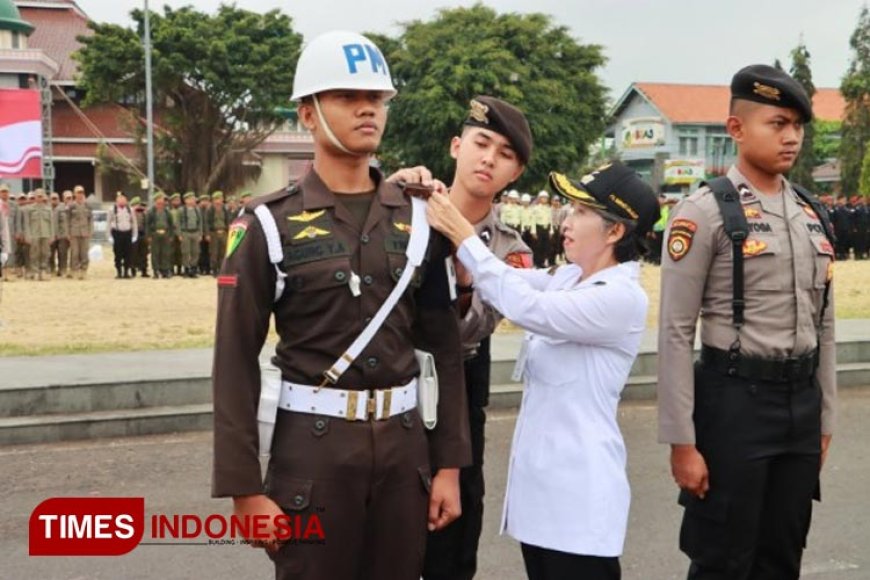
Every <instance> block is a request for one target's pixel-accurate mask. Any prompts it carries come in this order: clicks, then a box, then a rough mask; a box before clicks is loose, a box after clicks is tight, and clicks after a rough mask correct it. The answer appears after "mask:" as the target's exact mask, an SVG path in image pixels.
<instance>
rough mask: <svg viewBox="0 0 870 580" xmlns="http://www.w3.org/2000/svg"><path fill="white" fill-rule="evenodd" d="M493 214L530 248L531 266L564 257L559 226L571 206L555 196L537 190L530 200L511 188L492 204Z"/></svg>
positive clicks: (547, 263)
mask: <svg viewBox="0 0 870 580" xmlns="http://www.w3.org/2000/svg"><path fill="white" fill-rule="evenodd" d="M495 210H496V215H498V217H499V219H500V220H501V221H502V223H503V224H505V225H506V226H509V227H511V228H513V229H514V230H516V231H517V232H519V233H520V235H521V236H522V238H523V241H524V242H525V243H526V245H527V246H529V248H530V249H531V250H532V253H533V255H534V261H535V267H537V268H543V267H545V266H554V265H555V264H556V260H557V258H559V257H561V258H562V259H563V260H564V253H563V248H562V236H561V233H560V232H561V229H562V224H563V223H564V221H565V218H566V217H567V216H568V213H569V212H570V210H571V208H570V207H569V206H567V205H563V204H562V202H561V201H560V200H559V198H558V197H553V198H552V200H551V199H550V194H549V193H547V192H546V191H541V192H540V193H538V195H537V196H536V197H535V199H534V202H532V196H531V195H529V194H528V193H523V194H522V195H520V193H519V192H518V191H517V190H515V189H512V190H510V191H508V192H505V193H504V194H503V195H502V196H501V201H499V202H498V203H496V204H495Z"/></svg>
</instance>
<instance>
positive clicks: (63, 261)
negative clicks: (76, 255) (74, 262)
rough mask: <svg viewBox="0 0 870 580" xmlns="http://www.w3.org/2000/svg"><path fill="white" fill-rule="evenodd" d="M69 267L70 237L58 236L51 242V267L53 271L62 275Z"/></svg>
mask: <svg viewBox="0 0 870 580" xmlns="http://www.w3.org/2000/svg"><path fill="white" fill-rule="evenodd" d="M68 267H69V239H68V238H58V239H57V240H56V241H54V242H52V244H51V260H50V262H49V268H50V270H51V271H52V273H57V275H59V276H62V275H63V274H65V273H66V271H67V268H68Z"/></svg>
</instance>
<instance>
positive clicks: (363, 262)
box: [212, 171, 471, 497]
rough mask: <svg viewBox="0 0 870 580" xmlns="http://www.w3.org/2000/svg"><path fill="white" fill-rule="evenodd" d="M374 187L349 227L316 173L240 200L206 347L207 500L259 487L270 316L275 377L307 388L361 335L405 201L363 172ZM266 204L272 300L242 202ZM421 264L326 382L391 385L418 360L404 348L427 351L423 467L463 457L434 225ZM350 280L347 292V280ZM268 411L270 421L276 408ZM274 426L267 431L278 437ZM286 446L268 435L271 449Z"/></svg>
mask: <svg viewBox="0 0 870 580" xmlns="http://www.w3.org/2000/svg"><path fill="white" fill-rule="evenodd" d="M373 178H374V179H375V181H376V182H377V183H378V189H377V192H376V195H375V196H374V199H373V200H372V205H371V209H370V210H369V214H368V218H367V220H366V222H365V225H364V227H363V228H362V230H361V231H360V230H359V229H358V228H357V226H356V225H355V223H356V222H355V220H354V218H353V216H352V215H351V214H350V212H349V211H348V210H347V209H346V208H345V207H344V206H343V205H341V204H336V203H335V196H334V194H333V193H332V192H330V191H329V190H328V189H327V187H326V186H325V185H324V183H323V182H322V181H321V179H320V177H319V176H318V175H317V174H316V172H314V171H311V172H310V173H309V174H308V175H307V176H306V177H305V178H304V179H303V181H302V182H301V183H300V184H299V186H298V187H297V188H294V189H291V190H285V191H282V192H278V193H275V194H272V195H269V196H265V197H262V198H258V199H257V200H256V201H255V202H253V203H251V204H248V206H247V207H246V210H245V213H244V214H243V215H242V216H241V217H239V218H238V219H237V220H236V222H235V224H236V227H245V228H246V230H245V234H244V237H243V239H242V241H241V243H239V244H238V245H237V247H236V248H235V249H233V246H232V245H231V246H230V250H229V252H228V253H229V255H228V256H227V258H226V260H225V261H224V265H223V268H222V271H221V276H220V277H219V279H218V280H219V285H218V286H219V290H218V319H217V328H216V339H215V353H214V369H213V379H214V421H215V433H214V441H215V443H214V478H213V488H212V493H213V495H214V496H216V497H219V496H236V495H247V494H255V493H262V492H263V487H262V483H261V476H260V464H259V461H258V457H257V454H258V439H257V417H256V415H257V402H258V400H259V393H260V371H259V366H258V356H259V354H260V349H261V347H262V346H263V342H264V341H265V338H266V333H267V332H268V330H269V319H270V317H271V315H272V314H273V313H274V315H275V326H276V329H277V332H278V335H279V338H280V340H279V343H278V346H277V348H276V355H275V357H274V359H273V363H274V364H275V365H276V366H277V367H279V368H280V369H281V371H282V374H283V377H284V379H285V380H288V381H292V382H296V383H302V384H307V385H317V384H320V382H321V381H322V374H323V372H324V371H325V370H327V369H328V368H330V367H331V366H332V364H333V363H334V362H335V360H336V359H337V358H338V357H339V356H340V355H341V354H342V353H343V352H344V351H345V349H346V348H347V347H348V346H350V344H351V342H353V340H354V339H355V338H356V337H357V336H358V335H359V334H360V333H361V332H362V330H363V328H364V327H365V325H366V324H367V323H368V321H369V319H370V317H373V316H374V315H375V312H377V310H378V308H380V306H381V304H382V303H383V302H384V301H385V300H386V298H387V296H388V295H389V293H390V292H391V291H392V289H393V287H394V286H395V283H396V281H397V280H398V278H399V276H400V275H401V272H402V269H403V268H404V267H405V263H406V261H407V258H406V256H405V249H406V247H407V244H408V240H409V236H410V234H409V230H410V228H409V226H410V223H411V204H410V201H409V200H408V199H407V198H406V197H405V196H404V194H403V193H402V190H401V189H400V188H399V187H398V186H396V185H393V184H389V183H386V182H385V181H384V179H383V178H382V176H381V175H380V173H378V172H373ZM261 204H266V206H267V207H268V208H269V210H270V211H271V212H272V214H273V215H274V216H275V220H276V222H277V224H278V230H279V232H280V236H281V242H282V245H283V247H284V264H283V270H284V271H285V272H286V273H287V278H286V283H287V287H286V290H285V292H284V294H283V296H282V298H281V299H280V300H279V301H278V302H277V303H273V298H274V292H275V276H276V274H275V269H274V267H273V266H272V264H270V263H269V260H268V250H267V245H266V240H265V237H264V235H263V232H262V230H261V228H260V225H259V221H258V220H257V218H256V216H254V215H253V209H254V208H255V207H256V206H258V205H261ZM427 254H428V255H427V262H426V263H425V264H424V266H421V268H420V272H418V273H417V274H416V275H415V276H414V280H413V282H412V288H409V289H408V291H406V293H405V294H404V296H403V297H402V299H401V300H400V301H399V303H398V304H397V305H396V307H395V308H394V309H393V311H392V312H391V313H390V315H389V316H388V318H387V320H386V322H385V323H384V325H383V326H382V327H381V328H380V330H379V331H378V333H377V334H376V335H375V337H374V339H373V340H372V341H371V343H369V345H368V346H367V347H366V348H365V349H364V350H363V352H362V353H361V355H360V356H359V357H358V358H357V359H356V361H354V363H353V364H352V365H351V366H350V368H349V369H348V370H347V372H345V373H344V374H343V375H342V377H341V379H340V380H339V382H338V385H337V386H338V387H339V388H343V389H354V390H362V389H375V388H386V387H391V386H395V385H400V384H403V383H405V382H407V381H409V380H410V379H411V378H413V377H414V376H416V375H417V374H418V372H419V368H418V365H417V362H416V359H415V357H414V351H413V348H412V345H413V347H416V348H420V349H422V350H426V351H428V352H431V353H433V354H434V356H435V360H436V366H437V371H438V376H439V381H440V388H441V393H440V399H439V405H438V415H439V417H438V426H437V428H435V429H434V430H432V431H429V432H428V435H429V444H430V456H431V460H432V464H433V468H434V469H438V468H441V467H462V466H465V465H468V464H470V463H471V449H470V443H469V434H468V417H467V413H468V411H467V406H466V400H465V399H466V395H465V384H464V375H463V366H462V358H461V347H460V340H459V323H458V317H457V314H456V310H455V304H454V303H452V302H451V301H450V293H449V287H448V283H449V282H448V278H447V272H446V268H445V259H446V258H447V257H448V256H449V255H450V246H449V243H448V242H447V240H446V238H444V237H443V236H441V235H440V234H437V233H436V232H435V231H434V230H433V232H432V237H431V239H430V244H429V248H428V251H427ZM353 273H356V274H357V275H358V276H359V277H360V279H361V284H360V288H361V295H360V296H358V297H355V296H354V295H353V293H352V292H351V287H350V285H349V281H350V279H351V276H352V274H353ZM283 414H284V412H279V413H278V415H279V416H278V421H279V422H280V421H281V415H283ZM280 432H281V430H280V429H276V433H280ZM282 444H283V445H286V444H289V442H282V441H280V440H276V441H275V442H274V445H276V446H280V445H282Z"/></svg>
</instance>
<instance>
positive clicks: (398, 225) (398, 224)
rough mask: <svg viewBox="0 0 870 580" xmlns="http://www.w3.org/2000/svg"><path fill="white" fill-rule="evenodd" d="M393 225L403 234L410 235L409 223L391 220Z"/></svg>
mask: <svg viewBox="0 0 870 580" xmlns="http://www.w3.org/2000/svg"><path fill="white" fill-rule="evenodd" d="M393 227H395V228H396V229H397V230H399V231H400V232H402V233H403V234H408V235H411V225H410V224H405V223H402V222H393Z"/></svg>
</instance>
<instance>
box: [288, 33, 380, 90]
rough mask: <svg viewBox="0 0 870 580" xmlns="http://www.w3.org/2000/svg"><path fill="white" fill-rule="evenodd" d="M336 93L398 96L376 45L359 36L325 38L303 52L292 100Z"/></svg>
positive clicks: (319, 37) (323, 36)
mask: <svg viewBox="0 0 870 580" xmlns="http://www.w3.org/2000/svg"><path fill="white" fill-rule="evenodd" d="M333 89H352V90H360V91H383V92H385V93H387V97H388V98H389V97H393V96H394V95H395V94H396V88H395V87H394V86H393V77H392V76H390V69H389V67H388V66H387V61H386V60H385V59H384V55H383V54H382V53H381V51H380V49H378V47H377V46H375V44H374V43H373V42H372V41H371V40H369V39H368V38H366V37H365V36H363V35H362V34H358V33H356V32H347V31H343V30H334V31H332V32H327V33H325V34H321V35H320V36H318V37H317V38H315V39H314V40H312V41H311V42H309V43H308V45H307V46H306V47H305V48H304V49H303V50H302V54H301V55H299V60H298V62H297V63H296V75H295V76H294V77H293V96H292V97H291V100H293V101H300V100H302V98H303V97H307V96H310V95H316V94H317V93H322V92H323V91H329V90H333Z"/></svg>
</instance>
